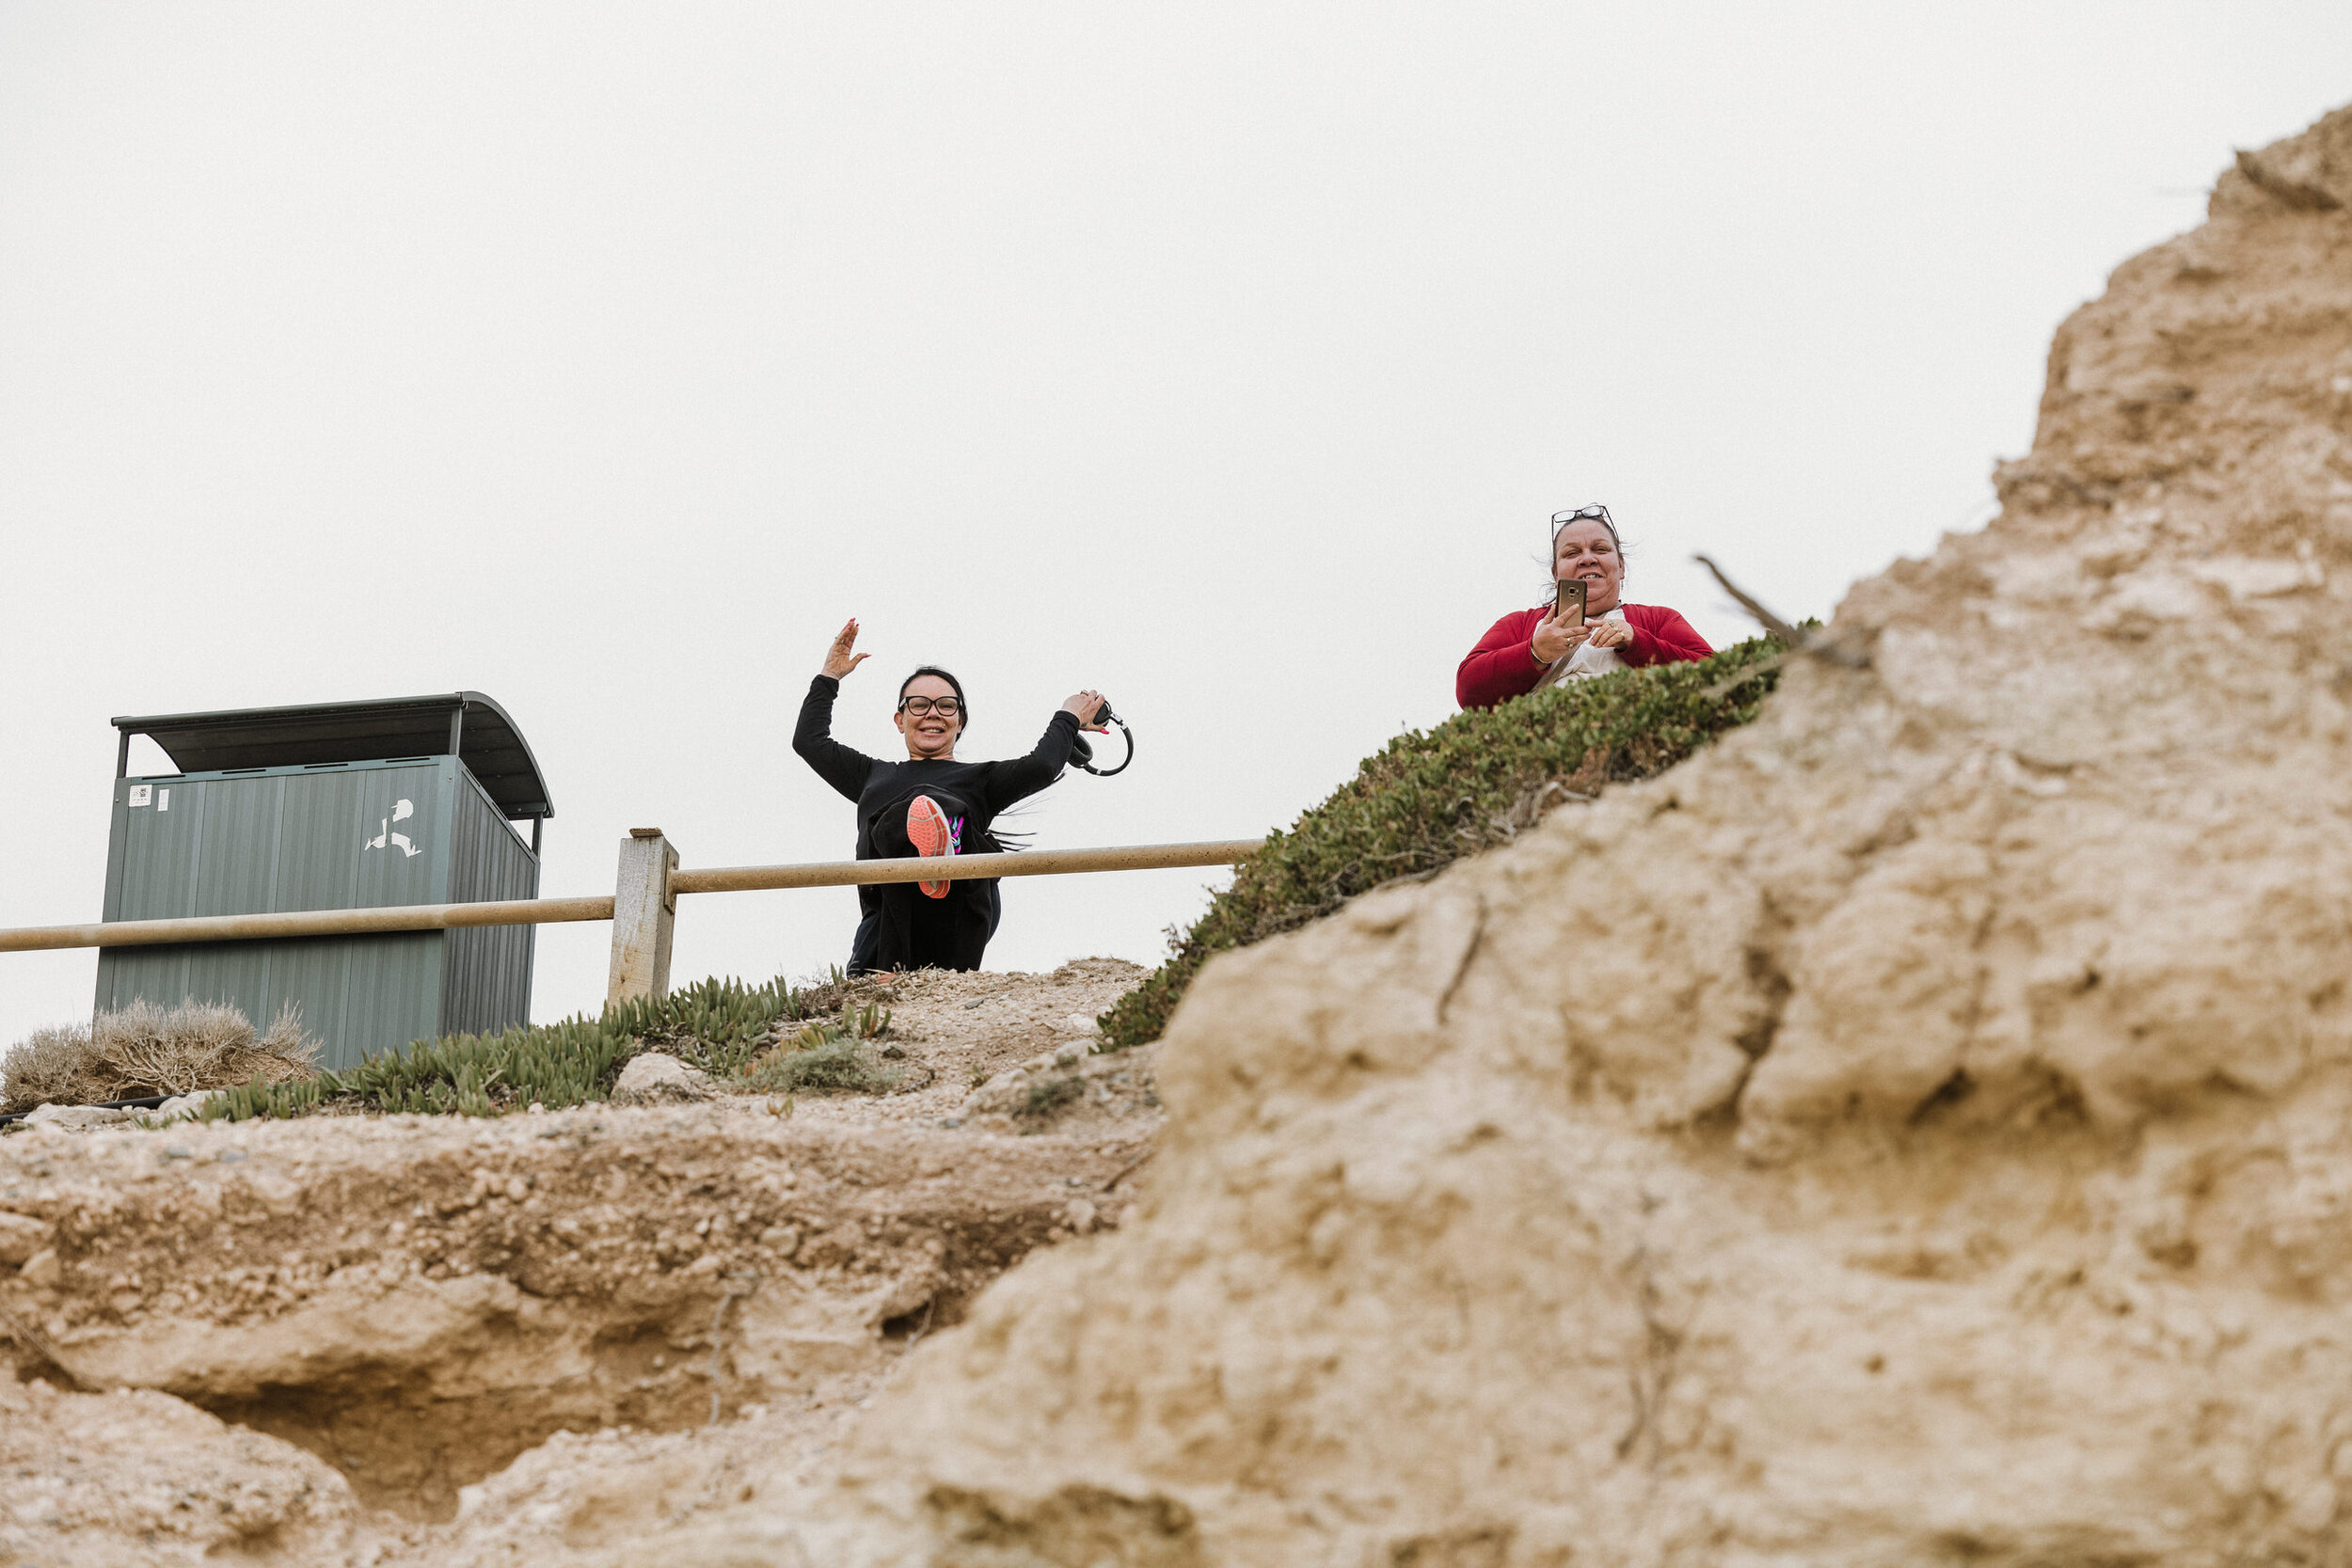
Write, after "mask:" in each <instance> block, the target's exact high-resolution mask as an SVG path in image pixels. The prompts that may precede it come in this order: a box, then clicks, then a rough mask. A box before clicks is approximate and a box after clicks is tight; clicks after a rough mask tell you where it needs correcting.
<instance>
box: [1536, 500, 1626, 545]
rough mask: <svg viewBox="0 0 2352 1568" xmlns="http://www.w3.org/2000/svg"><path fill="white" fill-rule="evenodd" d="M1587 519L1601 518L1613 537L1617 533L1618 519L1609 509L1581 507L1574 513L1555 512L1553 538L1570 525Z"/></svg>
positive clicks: (1552, 527)
mask: <svg viewBox="0 0 2352 1568" xmlns="http://www.w3.org/2000/svg"><path fill="white" fill-rule="evenodd" d="M1587 517H1597V518H1599V519H1600V520H1601V522H1602V524H1603V525H1605V526H1606V527H1607V528H1608V530H1609V531H1610V533H1611V534H1614V533H1615V532H1616V531H1617V522H1616V519H1615V518H1613V517H1612V516H1610V515H1609V509H1608V508H1607V507H1605V506H1580V507H1578V508H1577V509H1576V510H1575V511H1573V512H1555V513H1553V514H1552V515H1551V532H1552V536H1553V537H1554V538H1557V537H1559V534H1560V531H1561V530H1562V529H1564V528H1565V527H1567V526H1568V525H1569V524H1570V523H1581V522H1582V521H1583V520H1584V519H1585V518H1587Z"/></svg>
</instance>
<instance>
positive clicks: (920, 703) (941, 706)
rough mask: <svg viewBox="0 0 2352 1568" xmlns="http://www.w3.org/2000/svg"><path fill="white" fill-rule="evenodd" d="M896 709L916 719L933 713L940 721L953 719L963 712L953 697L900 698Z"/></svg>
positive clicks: (960, 705) (961, 706)
mask: <svg viewBox="0 0 2352 1568" xmlns="http://www.w3.org/2000/svg"><path fill="white" fill-rule="evenodd" d="M898 709H899V711H900V712H902V713H905V714H908V715H909V716H911V717H913V718H916V719H920V718H922V717H923V716H924V715H925V714H927V713H934V712H935V713H937V714H938V715H939V716H940V717H941V718H942V719H953V718H954V717H955V716H956V715H957V714H959V713H961V712H962V711H963V705H962V704H961V703H960V702H958V701H956V700H955V699H954V698H953V697H901V698H899V699H898Z"/></svg>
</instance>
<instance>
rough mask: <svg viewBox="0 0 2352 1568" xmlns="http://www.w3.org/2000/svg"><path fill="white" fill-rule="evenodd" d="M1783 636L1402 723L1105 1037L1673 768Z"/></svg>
mask: <svg viewBox="0 0 2352 1568" xmlns="http://www.w3.org/2000/svg"><path fill="white" fill-rule="evenodd" d="M1782 651H1783V650H1782V644H1781V643H1780V642H1779V641H1777V640H1775V639H1772V638H1769V637H1759V638H1756V639H1753V640H1751V641H1746V642H1742V643H1740V644H1739V645H1738V646H1736V647H1731V648H1726V649H1724V651H1723V652H1722V653H1719V654H1717V655H1715V656H1714V657H1712V658H1708V659H1705V660H1702V661H1700V662H1698V663H1695V664H1667V665H1659V666H1654V667H1652V668H1650V669H1646V670H1628V671H1625V672H1624V673H1619V674H1613V675H1603V676H1601V677H1600V678H1598V679H1597V680H1588V681H1578V682H1576V683H1574V684H1573V685H1570V686H1566V687H1556V688H1554V689H1551V690H1549V691H1538V692H1533V693H1531V694H1529V695H1528V696H1525V697H1518V698H1515V699H1513V700H1512V701H1510V702H1507V703H1504V704H1502V705H1500V706H1498V707H1493V708H1480V709H1472V710H1471V711H1469V712H1466V713H1459V714H1456V715H1454V717H1453V718H1451V719H1449V720H1447V721H1445V722H1443V723H1441V724H1438V725H1436V726H1435V727H1433V728H1432V729H1430V730H1428V731H1427V732H1426V733H1423V732H1421V731H1417V730H1416V731H1407V732H1406V734H1404V735H1400V736H1397V737H1396V738H1395V739H1394V740H1391V742H1389V744H1388V746H1387V748H1386V749H1385V750H1383V751H1381V752H1376V753H1375V754H1374V755H1372V756H1370V757H1367V758H1365V759H1364V762H1363V765H1362V767H1361V768H1359V769H1358V770H1357V774H1356V777H1355V778H1354V779H1352V780H1350V781H1349V782H1348V783H1347V784H1343V785H1342V786H1341V787H1340V790H1339V792H1338V793H1337V794H1335V795H1333V796H1332V797H1331V798H1330V799H1329V800H1326V801H1324V802H1323V803H1322V804H1321V805H1319V806H1315V807H1313V808H1312V809H1311V810H1309V811H1308V812H1306V813H1305V814H1304V815H1302V816H1300V817H1299V818H1298V820H1297V821H1296V822H1295V823H1293V824H1292V825H1291V827H1290V829H1289V830H1288V831H1287V832H1276V833H1273V834H1271V835H1269V836H1268V838H1267V840H1266V847H1264V848H1263V849H1262V850H1260V851H1259V852H1258V853H1256V854H1254V855H1252V856H1251V857H1250V858H1249V859H1248V860H1247V861H1245V862H1244V863H1242V864H1241V866H1240V867H1239V869H1238V870H1236V871H1235V873H1234V875H1233V884H1232V886H1231V887H1230V888H1227V889H1226V890H1225V891H1224V892H1222V893H1220V894H1218V895H1216V897H1215V898H1214V899H1213V900H1211V902H1210V904H1209V909H1208V912H1207V913H1205V914H1203V915H1202V916H1201V917H1200V919H1199V920H1197V921H1195V922H1194V923H1193V926H1192V928H1191V929H1190V930H1188V931H1184V932H1182V933H1178V932H1175V931H1173V930H1171V931H1170V933H1169V935H1170V938H1171V941H1170V948H1171V952H1170V955H1169V957H1168V961H1167V962H1166V963H1163V964H1162V965H1160V967H1159V968H1158V969H1156V970H1154V971H1153V972H1152V974H1150V975H1149V976H1147V977H1146V978H1145V980H1144V982H1143V984H1142V985H1140V986H1138V987H1136V989H1135V990H1131V991H1129V992H1128V993H1127V994H1126V995H1125V996H1122V997H1120V999H1119V1001H1118V1003H1117V1004H1116V1005H1114V1006H1112V1008H1111V1010H1110V1011H1109V1012H1107V1013H1104V1015H1103V1016H1102V1019H1101V1022H1102V1026H1103V1033H1104V1049H1106V1050H1114V1051H1116V1050H1123V1049H1125V1048H1126V1047H1128V1046H1133V1045H1141V1044H1143V1043H1145V1042H1146V1041H1149V1040H1154V1039H1157V1038H1159V1037H1160V1032H1161V1031H1162V1030H1163V1029H1165V1028H1166V1027H1167V1026H1168V1015H1169V1014H1170V1013H1172V1012H1174V1011H1175V1008H1176V1004H1177V1002H1178V1001H1179V1000H1181V999H1182V998H1183V996H1184V988H1185V987H1186V986H1188V985H1190V984H1191V983H1192V977H1193V976H1194V975H1195V974H1198V973H1200V966H1201V965H1202V964H1203V963H1205V962H1207V961H1208V960H1209V958H1211V957H1212V956H1213V955H1215V954H1217V953H1222V952H1224V951H1225V950H1227V949H1228V948H1232V947H1245V946H1248V944H1249V943H1251V942H1263V941H1264V940H1265V939H1266V938H1268V937H1270V936H1274V935H1277V934H1279V933H1280V932H1283V931H1288V930H1293V929H1295V928H1296V927H1300V926H1304V925H1306V924H1307V923H1308V922H1309V921H1311V920H1315V919H1318V918H1320V917H1321V916H1323V915H1327V914H1329V913H1330V912H1331V911H1334V910H1336V909H1338V908H1339V907H1340V906H1341V905H1342V904H1343V903H1345V902H1346V901H1347V900H1348V899H1350V898H1353V897H1355V896H1356V895H1359V894H1362V893H1369V892H1371V891H1372V890H1373V889H1374V888H1376V887H1379V886H1380V885H1382V884H1383V883H1386V882H1392V881H1397V880H1400V879H1406V878H1412V877H1423V876H1427V875H1430V874H1432V873H1434V872H1437V871H1438V870H1441V869H1443V868H1444V867H1445V866H1447V865H1450V864H1452V863H1454V861H1457V860H1459V859H1461V858H1462V857H1463V856H1465V855H1473V854H1476V853H1477V852H1478V851H1480V850H1481V849H1485V848H1488V847H1492V846H1494V845H1497V844H1502V843H1505V842H1508V841H1509V840H1510V839H1511V838H1512V837H1513V836H1515V835H1516V834H1518V832H1522V831H1524V830H1525V829H1527V828H1529V827H1532V826H1533V825H1534V823H1535V822H1536V821H1538V820H1539V819H1540V818H1541V817H1542V816H1544V814H1545V813H1546V812H1548V811H1549V810H1550V808H1551V807H1553V806H1554V805H1557V804H1559V803H1560V802H1561V801H1563V800H1578V799H1589V798H1591V797H1592V796H1594V795H1597V793H1598V792H1599V790H1600V788H1601V786H1602V785H1603V784H1625V783H1629V782H1630V781H1632V780H1636V779H1646V778H1649V777H1650V776H1652V775H1653V774H1657V773H1661V772H1663V771H1665V770H1666V769H1667V768H1672V767H1673V766H1674V765H1675V764H1676V763H1678V762H1680V761H1682V760H1683V758H1685V757H1687V756H1689V755H1690V754H1691V753H1692V752H1695V751H1697V750H1698V749H1699V748H1700V747H1701V746H1703V745H1705V744H1706V743H1707V742H1708V740H1709V739H1710V738H1712V737H1713V736H1717V735H1720V734H1722V733H1723V732H1724V731H1725V730H1728V729H1733V728H1736V727H1738V726H1739V725H1741V724H1744V723H1746V722H1748V721H1750V720H1752V719H1754V718H1755V717H1756V712H1757V709H1758V708H1759V707H1760V706H1761V705H1762V704H1763V701H1764V698H1765V695H1766V694H1767V693H1768V692H1770V691H1771V690H1772V688H1773V686H1774V685H1776V684H1777V683H1778V681H1779V678H1780V676H1779V655H1780V654H1781V652H1782Z"/></svg>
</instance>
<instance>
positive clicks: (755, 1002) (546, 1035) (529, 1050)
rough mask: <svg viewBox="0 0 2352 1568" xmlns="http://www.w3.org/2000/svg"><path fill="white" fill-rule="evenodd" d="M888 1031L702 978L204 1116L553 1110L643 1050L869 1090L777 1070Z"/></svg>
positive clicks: (717, 1069)
mask: <svg viewBox="0 0 2352 1568" xmlns="http://www.w3.org/2000/svg"><path fill="white" fill-rule="evenodd" d="M795 1024H798V1025H799V1027H798V1028H797V1029H796V1028H793V1027H792V1026H793V1025H795ZM888 1026H889V1014H887V1013H882V1012H878V1011H876V1010H875V1009H872V1008H868V1009H866V1010H865V1011H863V1012H853V1013H850V1014H849V1015H848V1022H847V1026H846V1027H845V1025H844V1023H843V1022H840V1021H837V1020H834V1019H826V1018H818V1017H817V1016H815V1009H814V1008H812V1007H811V1006H810V993H809V992H806V991H803V990H796V989H794V988H793V987H791V986H790V985H788V984H787V983H786V982H785V981H783V980H771V981H769V982H768V983H767V984H765V985H758V986H749V985H745V984H744V983H743V982H742V981H740V980H705V981H703V982H701V983H700V984H698V985H692V986H688V987H685V988H683V989H681V990H674V991H672V992H670V994H669V995H667V996H664V997H661V998H660V999H659V1000H649V999H640V1000H637V1001H632V1002H624V1003H621V1004H619V1005H617V1006H609V1007H607V1008H605V1009H604V1011H603V1012H602V1013H600V1014H598V1015H596V1017H593V1018H591V1017H590V1016H589V1015H587V1014H585V1013H582V1014H580V1015H578V1016H576V1017H573V1018H567V1019H565V1020H564V1021H563V1022H560V1023H548V1024H531V1025H526V1026H524V1027H521V1028H516V1029H508V1030H505V1031H503V1032H502V1033H500V1034H495V1035H452V1036H448V1037H444V1038H441V1039H437V1040H418V1041H416V1042H415V1043H413V1044H411V1045H407V1046H405V1047H403V1048H401V1049H399V1050H397V1051H388V1052H385V1053H382V1054H380V1055H375V1056H371V1057H369V1058H368V1059H367V1060H366V1061H364V1062H362V1063H360V1064H359V1065H358V1067H355V1068H347V1069H343V1070H342V1071H339V1072H322V1073H320V1074H319V1075H318V1076H317V1077H316V1078H314V1079H311V1080H309V1081H308V1082H304V1083H294V1084H267V1083H258V1082H257V1083H248V1084H244V1085H239V1086H237V1087H235V1088H232V1089H231V1090H230V1092H229V1093H228V1094H227V1095H225V1096H223V1097H222V1098H221V1099H219V1100H216V1101H213V1102H212V1103H211V1104H210V1105H208V1106H207V1107H206V1109H205V1116H206V1117H207V1119H212V1120H224V1119H225V1120H230V1121H244V1120H248V1119H251V1118H255V1117H269V1118H283V1117H298V1116H310V1115H313V1114H316V1113H320V1112H336V1113H346V1114H351V1113H361V1114H364V1113H368V1112H377V1113H384V1114H393V1113H400V1112H414V1113H421V1114H424V1115H438V1116H448V1115H453V1116H469V1117H487V1116H502V1115H504V1114H506V1113H508V1112H511V1111H518V1110H522V1109H525V1108H527V1107H528V1106H530V1105H532V1104H539V1105H544V1106H546V1107H547V1108H548V1110H551V1111H552V1110H561V1109H563V1108H564V1107H565V1106H570V1105H585V1104H589V1103H591V1102H594V1101H601V1100H605V1099H608V1098H610V1097H611V1095H612V1085H613V1081H614V1080H615V1079H617V1078H619V1077H620V1075H621V1069H622V1068H624V1067H626V1066H627V1065H628V1060H629V1058H630V1057H632V1056H636V1055H640V1054H642V1053H646V1052H652V1051H660V1052H663V1053H667V1054H669V1055H673V1056H675V1057H677V1058H678V1059H679V1060H680V1061H683V1062H685V1063H686V1064H688V1065H689V1066H691V1067H695V1068H699V1069H702V1070H703V1071H705V1072H707V1073H708V1074H710V1076H711V1077H713V1078H715V1079H717V1080H719V1081H720V1082H721V1083H723V1084H728V1085H734V1086H736V1087H739V1088H747V1089H754V1088H755V1089H770V1090H783V1089H788V1088H793V1087H818V1086H837V1087H842V1088H855V1089H864V1090H872V1089H876V1088H879V1087H887V1086H889V1084H890V1082H891V1081H890V1080H887V1078H886V1077H885V1075H882V1074H878V1073H876V1074H870V1075H869V1076H868V1077H866V1078H858V1077H855V1076H854V1075H853V1074H850V1073H848V1072H847V1071H846V1070H845V1069H841V1068H839V1067H838V1066H836V1065H834V1058H833V1057H830V1056H828V1057H826V1059H825V1060H826V1065H824V1066H822V1067H819V1068H813V1069H800V1070H801V1071H802V1072H803V1073H814V1074H815V1075H816V1077H818V1078H822V1077H825V1076H826V1075H827V1074H831V1075H833V1076H834V1078H835V1079H837V1080H838V1082H837V1083H834V1084H827V1085H818V1084H817V1083H816V1082H814V1081H811V1080H804V1079H803V1078H798V1077H795V1076H794V1074H793V1072H792V1071H791V1070H787V1069H786V1068H784V1067H781V1066H779V1065H778V1064H779V1063H782V1062H787V1061H797V1060H800V1059H802V1058H804V1057H807V1056H811V1055H822V1054H823V1053H827V1052H830V1051H833V1050H834V1048H835V1047H837V1046H844V1045H846V1046H848V1047H850V1048H852V1049H854V1048H856V1047H857V1046H858V1044H859V1042H860V1040H861V1039H862V1038H865V1037H871V1036H873V1035H877V1034H880V1033H881V1032H882V1030H883V1029H885V1028H887V1027H888Z"/></svg>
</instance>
